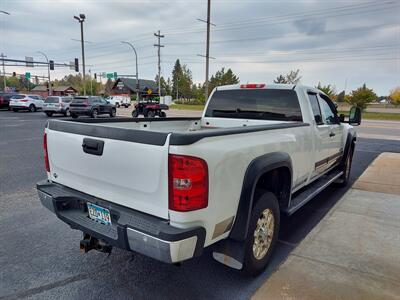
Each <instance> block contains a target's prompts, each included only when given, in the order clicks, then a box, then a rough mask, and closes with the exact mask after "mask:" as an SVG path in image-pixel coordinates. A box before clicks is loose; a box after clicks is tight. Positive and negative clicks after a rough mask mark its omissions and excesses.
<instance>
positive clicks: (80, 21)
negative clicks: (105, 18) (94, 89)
mask: <svg viewBox="0 0 400 300" xmlns="http://www.w3.org/2000/svg"><path fill="white" fill-rule="evenodd" d="M74 19H76V20H78V22H79V23H80V24H81V45H82V72H83V80H82V81H83V95H84V96H86V86H85V45H84V44H85V40H84V39H83V22H85V19H86V16H85V15H84V14H79V17H77V16H74Z"/></svg>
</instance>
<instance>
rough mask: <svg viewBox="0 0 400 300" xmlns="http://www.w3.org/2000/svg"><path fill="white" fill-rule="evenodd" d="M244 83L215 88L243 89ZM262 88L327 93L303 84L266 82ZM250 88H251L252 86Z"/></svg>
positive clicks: (222, 89) (219, 89)
mask: <svg viewBox="0 0 400 300" xmlns="http://www.w3.org/2000/svg"><path fill="white" fill-rule="evenodd" d="M242 84H246V83H242ZM242 84H232V85H223V86H218V87H216V89H215V90H216V91H224V90H237V89H242V88H241V87H240V86H241V85H242ZM247 84H248V83H247ZM250 84H251V83H250ZM256 84H264V83H259V82H257V83H256ZM261 89H279V90H299V89H300V90H305V91H310V92H314V93H321V94H325V93H324V92H322V91H320V90H318V89H317V88H315V87H312V86H307V85H302V84H282V83H265V87H262V88H261ZM249 90H251V88H250V89H249Z"/></svg>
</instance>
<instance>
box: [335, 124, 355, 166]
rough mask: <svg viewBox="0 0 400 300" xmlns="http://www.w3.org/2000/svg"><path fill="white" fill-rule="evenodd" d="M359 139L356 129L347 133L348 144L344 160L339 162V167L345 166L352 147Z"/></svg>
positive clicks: (344, 152)
mask: <svg viewBox="0 0 400 300" xmlns="http://www.w3.org/2000/svg"><path fill="white" fill-rule="evenodd" d="M356 139H357V134H356V132H355V131H353V132H348V133H347V139H346V145H345V146H344V151H343V156H342V160H341V161H340V163H339V168H344V166H345V164H346V159H347V156H348V155H349V151H350V148H351V146H352V144H353V143H355V141H356Z"/></svg>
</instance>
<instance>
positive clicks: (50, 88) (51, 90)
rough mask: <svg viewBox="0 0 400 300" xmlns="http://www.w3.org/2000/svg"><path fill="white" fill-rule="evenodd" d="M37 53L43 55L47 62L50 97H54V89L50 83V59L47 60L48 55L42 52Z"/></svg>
mask: <svg viewBox="0 0 400 300" xmlns="http://www.w3.org/2000/svg"><path fill="white" fill-rule="evenodd" d="M37 53H40V54H42V55H43V56H44V57H45V58H46V61H47V77H48V80H49V96H52V95H53V87H52V86H51V81H50V64H49V59H48V58H47V55H46V54H44V53H43V52H42V51H38V52H37Z"/></svg>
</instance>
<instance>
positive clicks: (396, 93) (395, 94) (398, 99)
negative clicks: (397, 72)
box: [389, 86, 400, 107]
mask: <svg viewBox="0 0 400 300" xmlns="http://www.w3.org/2000/svg"><path fill="white" fill-rule="evenodd" d="M389 98H390V101H391V102H392V103H393V105H394V106H396V107H397V106H399V105H400V86H398V87H396V88H394V89H393V90H391V91H390V96H389Z"/></svg>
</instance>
